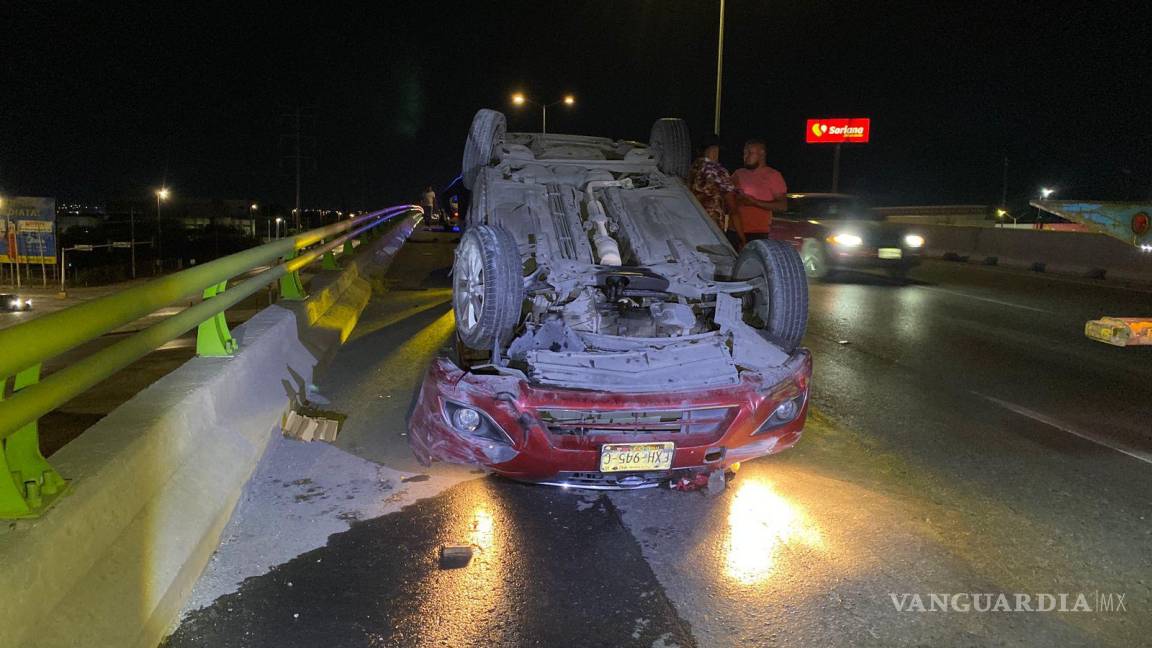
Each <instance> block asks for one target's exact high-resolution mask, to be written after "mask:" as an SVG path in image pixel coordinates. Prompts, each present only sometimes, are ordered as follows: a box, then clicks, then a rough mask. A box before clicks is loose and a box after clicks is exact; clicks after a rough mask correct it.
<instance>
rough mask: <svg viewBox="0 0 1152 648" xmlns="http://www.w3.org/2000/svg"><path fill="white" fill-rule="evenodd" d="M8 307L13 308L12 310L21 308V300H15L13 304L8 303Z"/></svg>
mask: <svg viewBox="0 0 1152 648" xmlns="http://www.w3.org/2000/svg"><path fill="white" fill-rule="evenodd" d="M8 305H9V306H11V307H12V308H20V300H19V299H13V300H12V301H11V302H9V303H8Z"/></svg>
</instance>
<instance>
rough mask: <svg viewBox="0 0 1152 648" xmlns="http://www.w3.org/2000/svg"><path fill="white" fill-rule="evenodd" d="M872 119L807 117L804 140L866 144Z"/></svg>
mask: <svg viewBox="0 0 1152 648" xmlns="http://www.w3.org/2000/svg"><path fill="white" fill-rule="evenodd" d="M871 130H872V120H871V119H869V118H867V117H847V118H845V117H838V118H827V119H809V120H808V128H807V129H805V131H804V133H805V141H807V142H808V143H809V144H867V143H868V136H869V135H870V134H871Z"/></svg>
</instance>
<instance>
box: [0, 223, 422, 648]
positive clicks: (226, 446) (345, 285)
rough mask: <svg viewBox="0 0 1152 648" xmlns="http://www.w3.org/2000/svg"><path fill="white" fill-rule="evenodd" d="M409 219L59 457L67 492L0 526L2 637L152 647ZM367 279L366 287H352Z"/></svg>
mask: <svg viewBox="0 0 1152 648" xmlns="http://www.w3.org/2000/svg"><path fill="white" fill-rule="evenodd" d="M416 222H417V221H416V220H415V219H406V220H405V221H402V222H401V223H399V224H398V225H397V226H395V227H393V228H392V229H391V230H390V231H389V232H387V233H386V234H385V235H384V236H383V237H382V238H379V239H374V240H372V241H370V242H369V243H368V244H367V245H366V246H363V247H362V249H361V250H360V251H359V252H358V253H357V254H356V255H355V259H354V260H350V261H351V262H350V263H346V268H345V271H344V272H342V273H340V274H339V275H336V274H335V273H332V275H330V276H324V275H318V277H317V279H315V280H314V283H315V284H316V286H315V288H316V292H315V293H314V294H313V296H312V297H311V298H310V299H309V300H307V301H305V302H302V303H296V304H290V303H288V302H284V303H285V304H288V307H281V306H271V307H269V308H267V309H265V310H263V311H261V312H260V313H258V314H257V315H256V316H255V317H253V318H252V319H250V320H249V321H248V322H247V323H245V324H244V325H243V326H240V327H238V328H237V330H236V331H235V332H234V334H233V335H234V337H235V338H236V339H237V341H238V342H239V343H240V347H239V350H238V351H237V353H236V354H235V356H234V357H231V358H194V359H192V360H190V361H189V362H187V363H186V364H185V365H183V366H182V367H180V368H179V369H177V370H176V371H174V372H172V373H170V374H168V375H167V376H165V377H164V378H161V379H160V380H159V381H157V382H156V383H154V384H153V385H151V386H150V387H148V388H147V389H145V390H144V391H142V392H140V393H139V394H137V395H136V396H135V397H133V398H132V399H131V400H129V401H128V402H127V403H125V404H123V405H122V406H120V407H118V408H117V409H116V410H115V411H113V412H112V413H111V414H109V415H108V416H106V417H105V418H104V419H102V420H101V421H99V422H98V423H97V424H96V425H94V426H92V427H91V428H90V429H88V430H87V431H86V432H85V433H84V434H83V435H81V436H80V437H79V438H77V439H76V440H74V441H72V442H71V443H69V444H68V445H66V446H65V447H64V448H62V449H61V450H60V451H59V452H57V453H56V454H55V455H53V456H52V461H53V464H54V465H55V466H56V467H57V469H58V470H59V471H60V473H61V474H63V475H64V476H66V477H67V478H69V479H71V480H72V488H71V494H70V495H69V496H67V497H65V498H63V499H62V500H61V501H60V502H59V503H58V504H57V505H56V506H55V507H54V508H53V509H52V510H51V511H49V512H48V514H47V515H45V516H44V517H43V518H41V519H38V520H31V521H20V522H13V523H5V525H4V526H0V589H2V590H3V591H4V592H5V597H4V599H3V601H2V602H0V646H20V647H26V646H27V647H37V648H39V647H64V646H77V645H87V646H125V647H130V646H139V647H141V648H151V647H152V646H155V645H157V643H159V641H160V640H161V638H162V637H163V636H164V633H165V631H166V630H167V629H168V628H169V626H170V625H171V623H172V622H173V621H174V620H175V619H176V616H177V614H178V613H179V610H180V608H181V606H182V605H183V603H184V601H185V600H186V599H187V597H188V595H189V593H190V591H191V589H192V586H193V585H194V584H195V582H196V579H197V578H198V577H199V575H200V573H201V571H202V570H203V568H204V566H205V565H206V564H207V562H208V560H209V558H210V557H211V555H212V552H213V551H214V550H215V549H216V545H217V543H218V542H219V537H220V532H221V530H222V529H223V528H224V525H225V524H226V523H227V521H228V519H229V517H230V515H231V513H232V510H233V508H234V507H235V505H236V502H237V500H238V498H239V496H240V494H241V492H242V489H243V487H244V485H245V483H246V482H247V481H248V479H249V477H251V475H252V473H253V471H254V470H255V468H256V465H257V464H258V462H259V460H260V457H261V456H262V454H263V452H264V449H265V447H266V445H267V443H268V440H269V438H270V435H271V434H272V433H273V432H274V431H275V430H277V429H278V425H279V420H280V417H281V415H282V414H283V412H284V409H285V407H286V406H287V405H288V403H289V402H290V400H291V399H293V398H295V397H296V396H298V395H299V394H300V393H302V392H303V391H304V390H305V389H306V386H307V384H308V383H309V382H311V381H312V377H313V372H314V371H316V369H317V365H318V364H320V362H321V360H322V358H323V357H324V356H326V355H327V354H328V353H330V352H333V351H334V348H333V347H335V346H337V345H338V344H339V343H340V341H341V340H342V339H343V338H344V337H346V335H344V334H343V331H345V330H348V331H350V330H351V328H350V327H352V326H354V325H355V320H356V319H357V318H358V317H359V314H360V311H361V310H362V309H363V308H364V306H365V304H366V303H367V296H366V294H365V293H364V290H363V288H364V285H366V284H367V282H368V277H370V276H371V275H372V274H373V273H375V272H378V271H380V270H381V268H386V267H387V263H388V262H390V261H391V258H392V256H393V255H394V252H395V250H396V249H398V248H399V247H400V245H402V244H403V241H404V239H406V238H407V236H408V235H409V234H410V233H411V231H412V229H413V227H414V225H415V224H416ZM357 286H359V288H357Z"/></svg>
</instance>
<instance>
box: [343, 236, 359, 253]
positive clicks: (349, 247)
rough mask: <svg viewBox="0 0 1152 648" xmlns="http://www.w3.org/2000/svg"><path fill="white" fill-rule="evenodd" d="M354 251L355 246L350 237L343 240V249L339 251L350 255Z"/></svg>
mask: <svg viewBox="0 0 1152 648" xmlns="http://www.w3.org/2000/svg"><path fill="white" fill-rule="evenodd" d="M355 251H356V247H355V246H353V245H352V239H348V240H347V241H344V251H343V252H341V254H348V255H351V254H352V253H353V252H355Z"/></svg>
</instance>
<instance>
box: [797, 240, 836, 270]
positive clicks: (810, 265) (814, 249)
mask: <svg viewBox="0 0 1152 648" xmlns="http://www.w3.org/2000/svg"><path fill="white" fill-rule="evenodd" d="M800 260H801V261H802V262H803V263H804V274H806V275H808V276H809V277H811V278H812V279H820V280H824V279H827V278H828V277H830V276H831V275H832V272H831V270H829V269H828V252H827V251H825V249H824V245H823V244H822V243H820V241H817V240H815V239H805V240H804V243H803V244H802V245H801V246H800Z"/></svg>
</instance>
